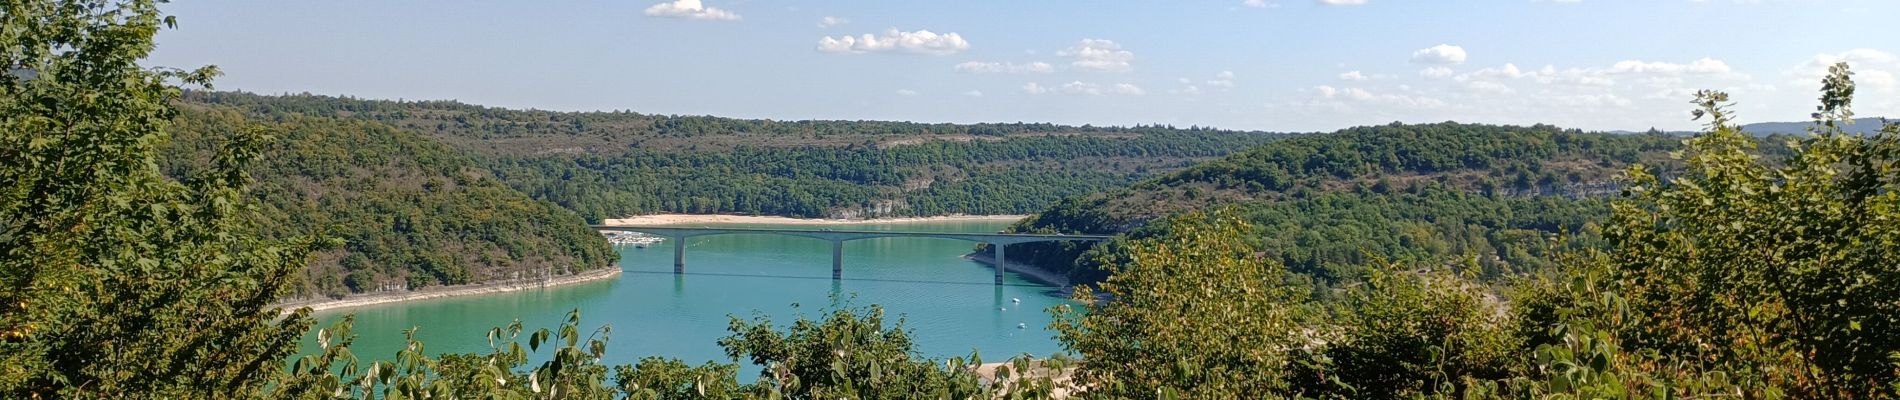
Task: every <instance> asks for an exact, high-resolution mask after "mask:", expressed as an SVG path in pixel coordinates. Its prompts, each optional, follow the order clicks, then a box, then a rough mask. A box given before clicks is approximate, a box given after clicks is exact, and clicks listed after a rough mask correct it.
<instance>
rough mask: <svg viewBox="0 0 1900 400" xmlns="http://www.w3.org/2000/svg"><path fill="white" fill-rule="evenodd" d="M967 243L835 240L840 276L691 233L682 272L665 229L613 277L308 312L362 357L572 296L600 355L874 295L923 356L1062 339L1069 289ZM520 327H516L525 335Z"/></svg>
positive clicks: (453, 345) (799, 248)
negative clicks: (995, 264) (984, 255)
mask: <svg viewBox="0 0 1900 400" xmlns="http://www.w3.org/2000/svg"><path fill="white" fill-rule="evenodd" d="M1006 225H1008V223H1007V222H999V221H964V222H912V223H879V224H859V225H832V226H826V228H830V229H838V230H894V231H930V232H982V233H988V232H996V231H997V230H1000V229H1002V228H1003V227H1004V226H1006ZM683 226H686V225H683ZM690 226H721V227H756V228H805V229H809V228H810V227H791V226H777V225H753V224H717V225H714V224H694V225H690ZM974 245H975V244H974V243H971V242H964V241H956V240H947V239H928V238H885V239H867V240H859V241H852V242H846V243H845V245H844V277H845V279H843V280H832V279H831V244H830V242H826V241H822V240H815V239H809V238H800V237H791V236H779V235H724V236H709V237H700V238H693V239H688V241H687V246H688V247H687V253H686V273H685V274H682V275H676V274H674V273H673V245H672V243H671V242H662V243H659V244H657V245H654V246H652V247H649V248H634V247H631V246H625V247H622V248H619V249H618V250H619V252H620V255H621V260H620V268H622V269H623V270H624V271H625V273H623V274H621V276H620V277H618V278H615V279H612V280H605V281H600V282H590V283H584V284H577V285H571V286H561V287H554V288H547V289H539V290H528V291H521V292H511V293H498V294H487V295H473V296H464V297H452V298H444V299H433V300H422V301H414V302H406V303H396V304H386V305H377V306H368V307H358V308H349V309H340V310H332V311H326V312H323V313H319V314H318V319H319V320H320V322H319V325H318V326H319V327H324V326H328V325H329V324H330V323H331V322H332V321H335V320H338V319H340V318H342V316H344V315H347V314H355V315H356V324H355V333H356V334H357V335H358V338H357V341H356V343H355V344H354V345H353V346H352V349H353V351H354V352H355V353H356V354H357V356H358V357H359V358H361V359H364V360H368V359H391V358H393V357H394V356H395V354H396V351H397V350H399V349H400V348H401V347H402V345H403V336H402V331H403V330H405V329H409V328H411V327H416V328H418V330H417V337H418V338H419V339H421V340H422V341H423V343H424V344H425V346H426V347H425V351H427V352H428V353H431V354H441V353H462V352H484V351H487V350H488V349H489V347H488V346H489V345H488V340H487V337H486V334H487V332H488V330H489V329H490V328H494V327H498V326H506V325H508V324H509V323H510V322H512V321H514V320H516V319H519V320H521V321H522V322H523V324H524V325H525V327H526V328H527V329H528V331H532V330H534V329H537V328H543V327H545V328H550V329H552V328H555V327H558V326H559V324H560V323H561V321H562V320H563V319H564V318H565V317H566V315H567V313H568V311H570V310H575V309H578V310H580V312H581V325H582V328H583V331H590V330H592V329H595V328H598V327H600V326H602V325H610V326H612V333H611V336H610V338H609V341H608V343H607V344H608V346H607V348H608V350H607V356H606V358H605V359H604V360H603V361H604V362H606V363H608V364H610V365H614V364H628V363H633V362H635V361H638V360H639V359H640V358H644V357H648V356H662V357H672V358H679V359H682V360H685V361H687V362H689V363H693V364H698V363H701V362H705V361H721V362H730V361H731V360H729V359H728V358H727V357H726V355H725V352H724V350H723V349H721V348H720V347H719V345H718V344H717V343H716V341H717V340H718V339H719V338H722V337H725V336H726V335H728V334H729V332H727V331H726V328H727V325H728V323H729V321H730V317H732V316H736V317H739V318H744V319H751V318H752V317H753V316H755V315H764V316H767V317H769V318H771V319H772V321H773V322H774V324H775V325H777V326H779V327H781V329H782V328H783V327H784V326H786V325H788V324H790V323H791V322H792V321H794V320H795V319H796V318H797V316H798V315H801V314H803V315H806V316H810V317H814V318H817V317H822V315H824V314H825V313H826V312H827V311H828V310H831V309H833V308H834V307H835V306H840V305H843V306H854V307H861V306H871V305H878V306H882V307H883V308H884V310H885V315H886V321H887V323H890V322H894V321H895V320H896V319H897V318H900V317H901V318H903V319H904V321H905V327H906V328H908V329H910V330H912V331H913V335H912V336H911V337H912V340H914V341H915V342H916V350H917V351H918V352H919V353H921V354H922V355H924V356H926V357H931V358H940V359H941V358H948V357H961V356H967V355H969V354H970V353H971V352H972V351H980V352H981V354H982V356H983V359H984V360H986V361H992V362H993V361H1002V360H1004V359H1006V358H1008V357H1011V356H1015V355H1020V354H1025V353H1026V354H1032V355H1035V356H1039V357H1041V356H1049V355H1051V354H1054V353H1057V352H1059V351H1060V350H1061V347H1060V346H1059V345H1058V344H1057V343H1056V342H1055V340H1054V332H1053V331H1051V330H1048V325H1049V322H1050V316H1049V314H1048V312H1046V309H1048V308H1049V307H1052V306H1055V305H1058V304H1064V303H1067V302H1068V300H1067V299H1065V298H1063V297H1061V296H1060V293H1059V288H1057V287H1053V286H1049V285H1044V284H1040V283H1037V282H1034V281H1029V280H1025V279H1024V278H1023V277H1021V276H1018V275H1016V274H1014V273H1011V274H1009V275H1008V276H1007V277H1006V281H1005V284H1003V285H1000V286H999V285H995V284H994V283H993V280H994V277H995V270H993V269H991V268H990V267H989V266H987V265H984V264H981V263H977V262H975V261H971V260H967V259H964V258H963V255H965V254H968V253H969V252H970V251H971V249H972V248H973V246H974ZM833 299H839V301H841V302H842V303H834V301H833ZM1013 300H1019V301H1020V303H1017V302H1014V301H1013ZM794 305H796V307H795V306H794ZM526 336H527V335H526V333H525V332H524V334H523V335H522V341H523V343H525V342H526ZM304 347H305V349H306V351H307V352H308V351H311V350H310V349H313V348H314V347H315V339H314V334H312V335H310V338H307V340H306V344H305V346H304ZM544 350H545V349H544ZM544 353H545V351H544ZM746 367H747V368H744V371H746V372H742V376H741V378H742V379H744V380H747V381H750V380H751V378H750V375H749V374H751V373H753V372H751V371H756V369H755V368H750V366H749V365H748V366H746Z"/></svg>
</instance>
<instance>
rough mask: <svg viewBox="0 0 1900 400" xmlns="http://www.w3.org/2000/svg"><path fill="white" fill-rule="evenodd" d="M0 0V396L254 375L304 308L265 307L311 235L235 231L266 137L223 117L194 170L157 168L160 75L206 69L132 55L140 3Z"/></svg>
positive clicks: (144, 27)
mask: <svg viewBox="0 0 1900 400" xmlns="http://www.w3.org/2000/svg"><path fill="white" fill-rule="evenodd" d="M0 7H4V10H5V12H4V13H3V14H0V68H6V69H7V70H6V71H0V397H5V398H15V399H28V398H47V397H80V398H92V397H175V398H207V397H217V396H218V395H220V394H226V393H249V392H254V391H258V390H261V389H262V388H263V387H264V386H265V385H266V384H265V382H266V379H267V378H269V377H270V376H272V374H273V373H274V372H275V371H276V370H277V369H279V368H280V364H281V360H283V359H284V358H285V357H288V356H289V355H290V354H291V353H292V352H294V351H296V346H297V337H298V336H299V335H300V334H301V333H302V332H305V331H306V330H308V329H309V327H310V324H311V320H310V319H309V318H308V317H306V316H305V314H306V312H303V311H299V312H294V313H291V314H290V315H288V316H280V315H279V313H278V312H277V310H275V309H271V308H266V305H267V304H269V303H271V302H272V301H275V300H276V299H277V298H278V297H279V296H281V295H283V294H284V293H285V291H286V290H287V288H288V287H289V285H290V284H291V283H292V282H291V281H290V278H289V277H291V276H294V271H296V269H297V268H298V267H299V266H300V265H302V264H303V262H304V259H305V255H306V254H308V253H309V252H310V251H311V250H312V249H313V248H315V247H317V245H318V244H319V243H320V242H319V241H315V240H312V239H307V238H291V239H287V240H282V241H263V240H259V239H256V238H254V237H251V236H247V235H241V234H236V233H237V232H242V231H244V229H245V227H244V223H245V222H246V221H247V219H246V218H244V216H245V215H246V214H245V213H246V212H247V210H248V208H249V207H250V206H251V204H250V203H248V202H246V201H244V190H245V188H246V185H247V183H248V182H249V178H248V176H246V175H245V174H244V170H243V166H244V165H246V164H247V163H249V162H250V161H251V159H253V158H254V157H255V156H256V155H257V152H256V151H255V148H256V147H255V146H256V145H257V144H258V143H260V142H264V141H267V140H269V138H268V136H266V135H265V134H264V133H263V132H260V131H256V130H250V129H236V130H232V131H229V132H225V142H224V146H223V148H222V149H221V150H219V151H217V152H216V156H215V157H213V160H212V161H211V162H210V163H209V166H208V168H206V169H204V170H201V171H197V172H195V173H193V174H191V175H189V177H188V178H187V179H184V180H183V182H178V181H173V180H168V179H165V178H164V177H162V176H160V175H159V173H158V170H157V169H156V168H154V167H153V164H152V162H153V151H154V150H153V149H154V148H155V147H156V146H159V145H161V144H162V143H163V142H164V141H165V140H166V136H165V134H164V133H163V132H164V128H165V125H166V124H167V123H168V122H169V121H170V120H171V117H172V116H173V114H174V111H173V109H172V108H171V105H170V102H171V101H172V100H174V99H176V98H177V97H178V96H179V89H178V88H177V87H174V86H172V85H171V84H168V83H167V81H168V80H177V81H182V82H184V83H186V84H201V83H204V82H206V81H207V80H208V79H209V78H210V77H211V76H212V75H215V74H216V70H215V69H210V68H206V69H200V70H196V71H173V70H148V69H145V68H143V67H140V66H139V65H138V61H139V60H140V59H141V58H144V57H145V55H146V54H148V53H149V52H150V51H151V49H152V46H153V42H152V35H153V33H154V32H156V31H157V30H158V29H159V27H160V25H161V24H165V23H168V22H169V21H168V20H166V19H163V18H161V17H160V16H159V14H158V11H157V9H156V6H155V5H154V4H153V3H152V2H149V1H133V2H126V3H125V4H113V5H107V4H104V3H103V2H50V1H25V0H10V1H6V2H4V3H0Z"/></svg>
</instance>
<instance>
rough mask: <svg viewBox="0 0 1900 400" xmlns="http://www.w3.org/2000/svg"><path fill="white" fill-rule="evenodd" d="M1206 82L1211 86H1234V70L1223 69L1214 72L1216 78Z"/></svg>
mask: <svg viewBox="0 0 1900 400" xmlns="http://www.w3.org/2000/svg"><path fill="white" fill-rule="evenodd" d="M1206 84H1207V86H1209V87H1217V88H1233V87H1234V71H1221V72H1220V73H1218V74H1214V79H1209V80H1207V82H1206Z"/></svg>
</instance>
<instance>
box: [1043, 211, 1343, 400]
mask: <svg viewBox="0 0 1900 400" xmlns="http://www.w3.org/2000/svg"><path fill="white" fill-rule="evenodd" d="M1169 224H1170V226H1171V227H1172V232H1171V233H1170V234H1169V235H1168V236H1163V237H1156V238H1149V239H1139V240H1134V241H1130V242H1129V243H1127V244H1126V245H1125V249H1126V250H1127V251H1126V257H1127V258H1126V260H1127V262H1126V263H1120V264H1114V266H1113V268H1114V271H1113V274H1112V275H1110V276H1109V278H1108V279H1107V280H1106V281H1104V282H1102V284H1101V293H1103V294H1104V295H1106V297H1107V298H1106V299H1103V298H1098V297H1097V296H1096V292H1095V291H1094V290H1091V289H1089V288H1087V287H1078V288H1076V291H1075V299H1076V300H1077V301H1080V302H1083V303H1085V304H1084V306H1083V309H1081V310H1075V309H1071V308H1070V307H1069V306H1067V305H1063V306H1058V307H1057V309H1056V310H1055V311H1054V312H1055V313H1056V318H1057V319H1056V322H1054V323H1053V324H1052V325H1053V326H1054V328H1055V329H1056V330H1057V331H1058V332H1059V333H1060V335H1059V336H1058V340H1060V341H1061V342H1062V345H1063V347H1064V348H1066V349H1068V350H1069V351H1071V352H1073V353H1075V354H1076V355H1078V356H1080V357H1081V361H1080V365H1079V368H1078V370H1077V372H1076V380H1077V383H1078V384H1080V385H1081V386H1084V387H1088V388H1089V390H1088V392H1087V394H1088V395H1089V396H1100V397H1105V398H1155V397H1160V396H1173V395H1185V396H1188V397H1195V398H1248V397H1255V396H1259V395H1260V394H1262V393H1276V392H1279V391H1281V390H1283V389H1285V388H1286V381H1285V379H1284V378H1285V377H1283V376H1282V375H1283V371H1284V370H1285V367H1286V365H1287V360H1288V359H1287V357H1286V352H1287V351H1289V350H1290V349H1293V348H1298V347H1303V346H1306V345H1308V344H1310V343H1308V342H1307V341H1306V335H1305V332H1304V329H1303V324H1302V323H1301V322H1303V321H1301V316H1302V315H1303V312H1302V310H1301V309H1300V308H1299V307H1298V306H1297V304H1298V302H1297V301H1296V300H1298V299H1299V293H1300V292H1299V291H1298V290H1295V288H1294V287H1292V286H1291V285H1288V284H1285V283H1283V282H1284V280H1285V279H1286V271H1285V270H1284V268H1282V267H1280V266H1279V265H1278V264H1276V263H1274V262H1272V261H1270V260H1268V259H1267V258H1265V257H1261V256H1258V255H1256V254H1254V251H1253V249H1252V248H1251V247H1249V246H1248V245H1247V244H1246V243H1245V242H1244V241H1243V238H1245V237H1246V236H1247V235H1249V234H1250V231H1251V228H1250V226H1249V225H1248V224H1247V223H1245V222H1243V221H1241V220H1240V219H1239V217H1238V216H1236V215H1234V214H1233V213H1232V212H1231V211H1230V210H1217V211H1213V212H1205V213H1192V214H1186V215H1182V216H1178V217H1175V218H1174V219H1172V220H1170V221H1169ZM1104 263H1108V261H1104Z"/></svg>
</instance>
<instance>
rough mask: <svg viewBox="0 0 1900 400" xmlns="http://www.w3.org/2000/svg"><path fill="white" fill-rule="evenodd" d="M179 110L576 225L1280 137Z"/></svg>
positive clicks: (937, 194) (899, 189) (883, 211)
mask: <svg viewBox="0 0 1900 400" xmlns="http://www.w3.org/2000/svg"><path fill="white" fill-rule="evenodd" d="M185 98H186V100H187V101H189V102H193V103H197V104H204V105H206V106H213V107H224V108H231V109H236V110H240V111H241V112H243V113H244V114H246V115H249V116H252V117H254V118H259V119H265V120H285V119H291V118H293V117H299V116H301V117H306V118H308V117H315V118H319V119H324V118H329V119H348V120H359V121H372V122H376V123H379V124H383V125H387V126H391V127H394V128H396V129H403V130H406V131H410V132H416V133H417V134H419V135H422V136H425V137H428V138H430V139H434V140H436V141H439V142H441V143H443V144H446V145H448V146H449V147H451V148H454V149H459V150H461V151H462V152H463V153H464V154H468V155H469V156H471V157H474V158H476V159H477V160H479V161H478V162H479V163H480V166H481V167H482V168H486V169H488V170H490V171H492V173H493V174H494V175H495V176H497V177H498V178H500V179H501V180H502V181H503V182H505V183H506V184H507V185H508V186H510V187H513V188H515V189H516V190H519V191H521V192H523V193H527V194H528V195H529V196H532V197H534V198H535V199H539V200H547V201H551V202H554V203H556V204H560V205H561V206H563V207H566V208H568V209H571V210H574V211H575V212H577V213H580V214H581V216H582V217H584V218H586V219H587V220H590V221H599V220H602V219H607V218H615V217H623V216H629V215H638V214H650V213H662V212H675V213H737V214H763V215H781V216H793V217H847V218H848V217H883V216H919V215H945V214H1024V213H1029V212H1033V211H1036V210H1040V209H1043V208H1045V207H1048V205H1049V204H1052V203H1054V202H1055V201H1056V200H1058V199H1061V198H1063V197H1067V196H1075V195H1082V194H1086V193H1093V192H1096V191H1100V190H1105V189H1109V188H1113V187H1119V186H1124V185H1127V184H1129V183H1133V182H1136V181H1139V180H1141V179H1144V178H1147V177H1150V176H1153V175H1156V174H1160V173H1163V172H1166V171H1171V170H1175V169H1179V168H1181V167H1184V166H1186V165H1189V164H1191V163H1193V162H1194V161H1198V160H1203V159H1209V158H1214V157H1219V156H1222V155H1225V154H1227V153H1229V152H1232V151H1237V150H1239V149H1244V148H1247V147H1250V146H1252V145H1256V144H1260V143H1265V142H1267V141H1271V140H1274V139H1276V138H1278V137H1281V136H1283V135H1278V134H1271V133H1264V132H1240V131H1225V130H1214V129H1205V128H1198V127H1191V128H1187V129H1176V128H1172V127H1165V126H1137V127H1092V126H1080V127H1077V126H1065V125H1054V124H1031V123H1014V124H922V123H910V122H881V121H769V120H744V119H731V118H717V117H687V116H658V115H646V114H639V113H632V112H550V111H537V110H508V109H499V108H489V107H480V106H473V105H466V104H462V103H457V102H449V101H424V102H406V101H385V100H357V99H349V98H338V97H328V96H314V95H284V96H261V95H254V94H248V93H238V92H202V91H194V92H188V93H187V94H186V97H185Z"/></svg>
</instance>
